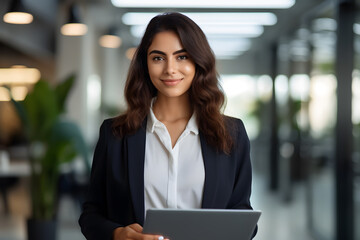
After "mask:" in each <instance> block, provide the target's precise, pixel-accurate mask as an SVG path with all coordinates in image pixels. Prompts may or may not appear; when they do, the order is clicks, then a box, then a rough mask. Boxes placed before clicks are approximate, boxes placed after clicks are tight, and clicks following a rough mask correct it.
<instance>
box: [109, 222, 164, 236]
mask: <svg viewBox="0 0 360 240" xmlns="http://www.w3.org/2000/svg"><path fill="white" fill-rule="evenodd" d="M118 230H119V231H116V234H115V238H114V239H116V240H169V239H165V238H164V237H163V236H161V235H153V234H143V233H142V230H143V228H142V227H141V226H140V225H139V224H137V223H134V224H131V225H129V226H127V227H124V228H121V229H120V228H119V229H118Z"/></svg>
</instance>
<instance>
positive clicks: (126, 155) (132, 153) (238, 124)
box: [79, 117, 252, 240]
mask: <svg viewBox="0 0 360 240" xmlns="http://www.w3.org/2000/svg"><path fill="white" fill-rule="evenodd" d="M112 121H113V120H112V119H108V120H105V121H104V122H103V124H102V125H101V128H100V136H99V140H98V143H97V145H96V148H95V153H94V159H93V165H92V170H91V177H90V187H89V193H88V197H87V200H86V201H85V203H84V204H83V212H82V214H81V216H80V219H79V224H80V226H81V231H82V233H83V234H84V236H85V237H86V238H87V239H89V240H95V239H96V240H98V239H112V237H113V231H114V229H115V228H117V227H121V226H127V225H129V224H132V223H139V224H140V225H143V223H144V158H145V157H144V156H145V141H146V119H145V121H144V122H143V124H142V127H141V128H140V129H139V130H138V131H137V132H136V133H135V134H133V135H128V136H125V137H123V138H119V137H116V136H114V134H113V132H112V127H111V125H112ZM226 123H227V127H228V129H229V131H230V133H231V135H232V136H233V139H234V143H235V144H234V147H233V149H232V151H231V153H230V154H225V153H223V152H218V151H216V150H215V149H214V148H213V147H211V146H209V145H208V144H207V142H206V139H205V137H204V135H203V134H202V133H201V132H200V142H201V151H202V155H203V160H204V167H205V183H204V192H203V199H202V208H217V209H252V207H251V205H250V194H251V178H252V173H251V163H250V144H249V139H248V136H247V134H246V131H245V128H244V125H243V123H242V121H241V120H239V119H235V118H230V117H226Z"/></svg>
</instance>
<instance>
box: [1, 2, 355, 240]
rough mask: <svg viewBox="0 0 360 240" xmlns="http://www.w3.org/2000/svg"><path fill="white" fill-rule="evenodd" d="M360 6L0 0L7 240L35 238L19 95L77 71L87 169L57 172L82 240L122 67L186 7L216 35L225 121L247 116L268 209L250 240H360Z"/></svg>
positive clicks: (64, 221) (63, 201)
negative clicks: (145, 36)
mask: <svg viewBox="0 0 360 240" xmlns="http://www.w3.org/2000/svg"><path fill="white" fill-rule="evenodd" d="M359 7H360V1H358V0H297V1H295V0H263V1H262V0H252V1H245V0H238V1H231V0H222V1H215V0H207V1H200V0H198V1H185V0H183V1H176V3H175V2H174V1H161V0H156V1H155V0H152V1H141V0H132V1H129V0H21V1H20V0H1V1H0V16H1V20H0V190H1V191H0V196H1V197H0V239H1V240H2V239H3V240H20V239H27V225H26V224H27V223H26V220H27V219H28V218H29V217H30V216H31V212H32V211H31V209H32V208H31V202H32V199H31V196H30V193H29V188H30V183H29V182H30V178H31V172H32V171H31V166H30V162H29V161H30V160H29V159H30V158H29V155H30V154H31V152H32V150H30V151H29V148H28V146H29V144H30V145H31V141H30V140H29V138H28V136H27V134H26V131H25V130H24V122H22V121H21V119H20V118H19V116H18V111H17V110H16V108H15V107H14V103H13V102H11V100H10V93H11V95H12V97H13V99H14V100H15V101H18V102H20V103H21V102H22V101H23V100H24V99H26V96H27V95H28V94H29V93H30V92H31V91H32V89H33V88H34V86H35V85H36V84H37V83H38V81H39V79H42V80H41V81H44V82H46V83H48V84H49V85H50V86H56V85H58V84H61V83H62V82H64V81H65V79H67V78H68V77H69V76H71V75H73V74H74V76H75V80H74V84H73V85H72V86H71V89H70V92H69V95H68V96H67V98H66V102H65V103H66V104H65V106H66V107H65V112H64V113H63V114H62V115H61V116H62V117H61V118H65V117H66V118H67V119H69V120H70V121H72V122H74V123H75V124H76V125H77V126H78V127H79V128H80V131H81V133H82V135H83V137H84V139H85V142H86V146H87V151H88V154H89V159H90V160H85V161H84V157H77V158H75V159H74V160H72V161H67V162H66V163H62V164H59V166H58V167H59V181H58V183H57V187H56V194H57V195H56V196H57V197H56V198H57V200H56V211H55V215H56V219H57V232H56V236H57V239H60V240H62V239H63V240H65V239H72V240H77V239H79V240H80V239H84V237H83V236H82V235H81V233H80V229H79V226H78V223H77V220H78V217H79V215H80V204H81V202H82V201H83V197H84V194H85V189H86V186H87V182H88V176H89V166H91V155H92V153H93V150H94V146H95V144H96V141H97V137H98V130H99V126H100V124H101V122H102V121H103V120H104V119H105V118H108V117H113V116H116V115H118V114H119V113H121V112H122V111H123V110H124V109H125V108H126V104H125V102H124V97H123V87H124V83H125V79H126V75H127V69H128V67H129V64H130V61H131V58H132V54H133V52H134V49H135V48H136V46H137V44H138V43H139V41H140V37H141V35H142V33H143V32H144V28H145V26H146V24H147V22H148V21H149V20H150V19H151V18H152V17H153V16H155V15H156V14H158V13H161V12H166V11H180V12H182V13H184V14H186V15H188V16H189V17H190V18H192V19H193V20H194V21H195V22H197V23H198V24H199V25H200V27H201V28H202V29H203V30H204V32H205V34H206V35H207V37H208V40H209V42H210V45H211V47H212V49H213V50H214V53H215V55H216V58H217V68H218V72H219V75H220V79H221V85H222V87H223V89H224V91H225V93H226V95H227V106H226V109H225V114H227V115H231V116H234V117H238V118H241V119H242V120H243V121H244V123H245V126H246V129H247V131H248V134H249V137H250V140H251V143H252V163H253V173H254V179H253V194H252V204H253V207H254V208H255V209H260V210H262V211H263V214H262V216H261V218H260V221H259V232H258V234H257V236H256V238H255V239H258V240H272V239H276V240H283V239H284V240H285V239H295V240H297V239H298V240H306V239H309V240H310V239H315V240H335V239H336V240H355V239H357V240H360V228H359V226H360V62H359V60H360V8H359ZM10 12H18V13H19V12H20V13H23V14H21V15H20V17H19V15H17V16H15V17H14V16H12V15H10V14H8V13H10ZM22 21H24V22H22ZM39 99H40V101H41V102H43V103H46V102H47V100H46V99H47V98H42V99H41V98H39ZM34 114H36V112H35V113H34ZM39 118H43V119H46V118H47V115H45V114H41V115H39ZM32 145H33V144H32ZM40 150H41V147H40ZM356 226H357V227H356Z"/></svg>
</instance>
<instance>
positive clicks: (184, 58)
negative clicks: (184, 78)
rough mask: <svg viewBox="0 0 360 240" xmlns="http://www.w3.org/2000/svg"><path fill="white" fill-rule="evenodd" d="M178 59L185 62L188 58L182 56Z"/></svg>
mask: <svg viewBox="0 0 360 240" xmlns="http://www.w3.org/2000/svg"><path fill="white" fill-rule="evenodd" d="M178 59H179V60H186V59H188V56H186V55H182V56H179V57H178Z"/></svg>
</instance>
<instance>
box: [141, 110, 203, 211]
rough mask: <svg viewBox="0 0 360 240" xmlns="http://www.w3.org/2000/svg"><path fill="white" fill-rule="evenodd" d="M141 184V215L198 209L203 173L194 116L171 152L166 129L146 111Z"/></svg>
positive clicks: (200, 199)
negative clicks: (162, 211)
mask: <svg viewBox="0 0 360 240" xmlns="http://www.w3.org/2000/svg"><path fill="white" fill-rule="evenodd" d="M144 181H145V182H144V184H145V185H144V190H145V214H146V211H147V210H148V209H150V208H182V209H184V208H201V202H202V194H203V189H204V181H205V169H204V162H203V157H202V153H201V145H200V137H199V130H198V126H197V124H196V117H195V114H193V115H192V117H191V118H190V120H189V122H188V124H187V126H186V128H185V130H184V132H183V133H182V134H181V135H180V137H179V139H178V140H177V142H176V144H175V146H174V148H172V144H171V138H170V134H169V132H168V130H167V128H166V126H165V125H164V124H163V123H162V122H160V121H159V120H157V119H156V117H155V115H154V112H153V111H152V109H150V114H149V116H148V120H147V127H146V145H145V167H144Z"/></svg>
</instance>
